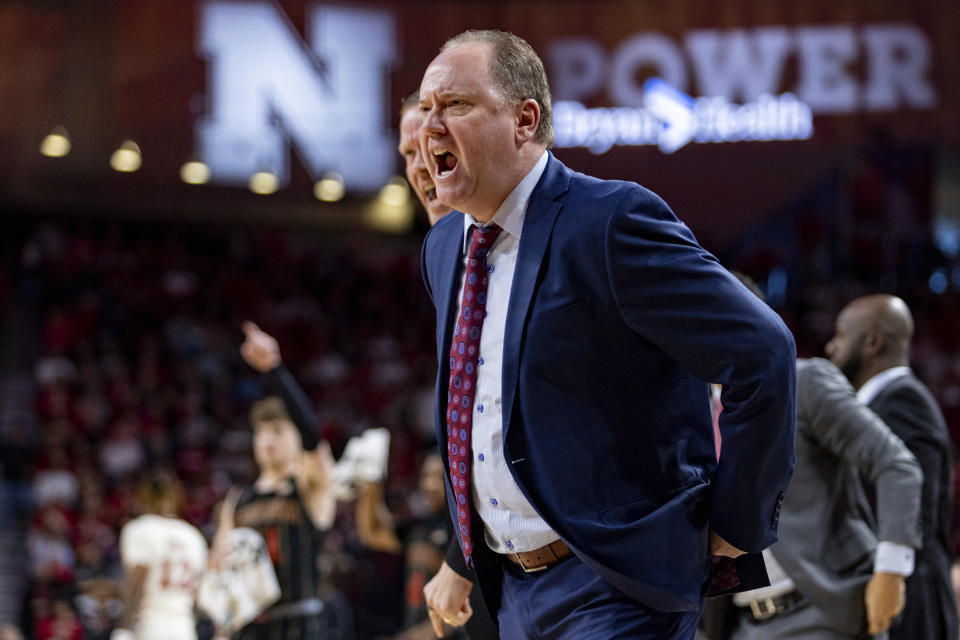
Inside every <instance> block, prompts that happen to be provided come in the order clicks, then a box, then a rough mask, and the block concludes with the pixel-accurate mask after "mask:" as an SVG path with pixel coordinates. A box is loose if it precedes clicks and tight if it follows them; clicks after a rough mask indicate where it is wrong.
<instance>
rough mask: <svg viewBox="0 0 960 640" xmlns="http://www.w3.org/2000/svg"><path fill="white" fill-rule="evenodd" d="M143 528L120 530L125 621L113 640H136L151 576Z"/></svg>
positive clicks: (135, 525) (132, 525) (131, 524)
mask: <svg viewBox="0 0 960 640" xmlns="http://www.w3.org/2000/svg"><path fill="white" fill-rule="evenodd" d="M142 529H143V524H142V522H140V521H137V520H132V521H130V522H128V523H127V524H126V525H124V527H123V529H121V530H120V560H121V561H122V562H123V574H124V575H123V586H122V588H121V596H122V597H123V605H124V607H123V617H122V619H121V620H120V624H119V625H118V627H117V629H115V630H114V631H113V633H112V634H111V640H128V639H132V638H133V633H132V632H131V631H130V629H133V627H134V624H135V623H136V620H137V614H138V613H139V612H140V604H141V603H142V602H143V592H144V587H145V586H146V583H147V575H148V574H149V572H150V566H149V564H148V563H149V557H150V556H149V551H148V549H147V548H146V546H145V545H144V544H143V535H142V534H143V533H144V532H143V530H142Z"/></svg>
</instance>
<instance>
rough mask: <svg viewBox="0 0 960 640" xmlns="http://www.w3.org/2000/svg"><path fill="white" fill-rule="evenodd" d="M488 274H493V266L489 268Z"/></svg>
mask: <svg viewBox="0 0 960 640" xmlns="http://www.w3.org/2000/svg"><path fill="white" fill-rule="evenodd" d="M487 273H493V265H490V266H489V267H487Z"/></svg>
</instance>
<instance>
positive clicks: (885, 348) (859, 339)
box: [826, 294, 913, 388]
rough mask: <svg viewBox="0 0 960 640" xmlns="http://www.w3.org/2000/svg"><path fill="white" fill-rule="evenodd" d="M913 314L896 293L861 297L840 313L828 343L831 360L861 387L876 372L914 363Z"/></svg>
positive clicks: (827, 349)
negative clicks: (912, 347) (911, 357)
mask: <svg viewBox="0 0 960 640" xmlns="http://www.w3.org/2000/svg"><path fill="white" fill-rule="evenodd" d="M912 339H913V316H912V315H911V313H910V308H909V307H907V304H906V303H905V302H904V301H903V300H901V299H900V298H898V297H896V296H891V295H888V294H875V295H870V296H864V297H862V298H857V299H856V300H854V301H853V302H851V303H850V304H848V305H847V306H846V307H844V309H843V311H841V312H840V315H838V316H837V322H836V326H835V328H834V336H833V338H832V339H831V340H830V342H829V343H827V347H826V351H827V356H828V357H829V358H830V360H831V361H832V362H833V363H834V364H835V365H836V366H837V367H838V368H839V369H840V370H841V371H843V372H844V374H846V376H847V378H849V379H850V381H851V382H852V383H853V385H854V386H855V387H857V388H859V387H860V386H862V385H863V383H864V382H866V381H867V380H869V379H870V378H872V377H873V376H875V375H876V374H878V373H880V372H882V371H886V370H887V369H889V368H891V367H898V366H906V365H909V363H910V342H911V341H912Z"/></svg>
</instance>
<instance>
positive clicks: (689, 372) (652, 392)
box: [420, 31, 796, 640]
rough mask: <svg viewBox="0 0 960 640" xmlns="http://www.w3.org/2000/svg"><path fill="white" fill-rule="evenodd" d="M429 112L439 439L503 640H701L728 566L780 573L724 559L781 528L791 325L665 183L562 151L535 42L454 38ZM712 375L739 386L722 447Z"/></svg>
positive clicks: (728, 396)
mask: <svg viewBox="0 0 960 640" xmlns="http://www.w3.org/2000/svg"><path fill="white" fill-rule="evenodd" d="M420 111H421V114H422V115H423V124H422V127H421V130H420V146H421V150H422V152H423V154H424V157H425V158H426V160H427V165H428V168H429V171H430V174H431V177H432V178H433V181H434V184H435V185H436V194H437V198H438V199H439V201H440V202H442V203H443V204H445V205H447V206H449V207H451V208H453V209H455V212H454V213H451V214H449V215H447V216H446V217H444V218H443V219H442V220H440V221H439V222H438V223H437V224H436V225H435V226H434V227H433V229H432V230H431V231H430V233H429V234H428V236H427V238H426V240H425V242H424V247H423V277H424V282H425V284H426V287H427V291H428V293H429V295H430V297H431V299H432V300H433V303H434V305H435V306H436V309H437V349H438V365H439V373H438V379H437V412H436V418H437V435H438V438H439V440H440V442H441V443H442V445H445V447H444V448H445V450H446V455H445V456H444V458H445V468H446V472H447V497H448V503H449V505H450V510H451V516H452V518H453V520H454V522H455V523H457V529H458V531H457V533H458V539H459V541H460V544H461V548H462V550H463V552H464V555H465V557H466V559H467V561H468V562H469V563H470V564H471V565H472V566H474V567H475V569H476V571H477V576H478V579H479V584H480V587H481V589H482V591H483V594H484V597H485V599H486V600H487V603H488V605H489V608H490V610H491V611H492V612H498V618H499V625H500V633H501V637H503V638H511V639H512V638H530V639H533V638H577V639H578V640H579V639H584V638H598V639H599V638H603V639H605V640H606V639H608V638H613V637H617V638H657V639H663V638H693V636H694V630H695V626H696V619H697V617H698V615H699V610H700V606H701V603H702V600H703V597H704V595H705V594H706V592H707V590H708V585H709V580H708V577H711V576H710V574H711V571H710V570H711V567H712V566H720V567H722V568H723V569H724V570H723V571H722V572H716V573H715V574H714V575H713V576H712V578H713V579H715V583H714V586H716V587H717V588H718V589H727V590H728V591H729V590H736V589H746V588H752V587H755V586H758V585H761V584H765V583H766V582H765V581H766V575H765V573H764V572H763V571H762V569H761V570H760V571H759V572H753V573H751V572H750V571H749V569H750V568H751V567H753V564H751V563H747V562H743V563H741V562H740V559H738V561H737V565H736V567H731V566H728V565H730V564H732V561H730V562H729V563H727V562H725V561H723V560H719V561H718V557H721V558H726V559H729V558H733V557H736V556H739V555H741V554H743V553H744V552H748V553H749V554H756V553H758V552H760V551H761V550H762V549H764V548H765V547H768V546H770V545H771V544H772V543H773V542H774V541H776V528H777V521H778V517H779V512H780V504H781V502H782V499H783V494H784V491H785V490H786V487H787V485H788V483H789V480H790V476H791V472H792V468H793V462H794V453H793V443H794V435H795V429H796V425H795V421H796V416H795V403H796V390H795V377H796V372H795V348H794V344H793V339H792V337H791V336H790V333H789V332H788V331H787V329H786V327H785V326H784V325H783V323H782V322H781V321H780V320H779V318H778V317H777V316H776V314H774V313H773V312H772V311H770V310H769V309H768V308H767V307H766V306H765V305H764V304H762V303H761V302H760V301H759V300H757V299H756V298H755V297H754V296H753V295H752V294H751V293H750V292H749V291H747V290H746V288H744V287H743V286H742V285H741V284H740V283H739V282H738V281H737V280H736V278H734V277H733V276H732V275H730V274H729V273H728V272H727V271H726V270H725V269H724V268H723V267H722V266H720V264H719V263H718V262H717V260H716V259H715V258H714V257H713V256H712V255H710V254H709V253H708V252H707V251H705V250H704V249H703V248H701V247H700V246H699V245H698V244H697V242H696V240H695V239H694V237H693V235H692V234H691V233H690V230H689V229H687V227H686V226H685V225H684V224H683V223H681V222H680V221H679V220H677V218H676V217H675V216H674V215H673V213H672V212H671V211H670V209H669V208H668V207H667V205H666V204H665V203H664V202H663V201H662V200H660V199H659V198H658V197H657V196H656V195H654V194H653V193H651V192H649V191H647V190H646V189H644V188H642V187H640V186H638V185H636V184H633V183H625V182H613V181H602V180H597V179H594V178H590V177H588V176H585V175H582V174H578V173H574V172H572V171H570V170H569V169H567V168H566V167H565V166H564V165H563V164H561V163H560V162H559V161H558V160H557V159H556V158H554V157H553V156H552V155H551V154H550V153H549V152H548V151H547V149H548V148H549V147H550V146H551V145H552V142H553V131H552V124H551V115H550V93H549V86H548V84H547V79H546V74H545V72H544V69H543V64H542V63H541V61H540V59H539V58H538V57H537V55H536V53H535V52H534V51H533V50H532V49H531V48H530V46H529V45H528V44H527V43H526V42H524V41H523V40H522V39H520V38H518V37H516V36H514V35H512V34H507V33H502V32H497V31H479V32H466V33H464V34H461V35H460V36H457V37H455V38H453V39H452V40H450V41H448V42H447V44H445V45H444V47H443V49H442V50H441V53H440V55H438V56H437V57H436V58H435V59H434V60H433V62H431V64H430V66H429V67H428V68H427V70H426V72H425V74H424V78H423V81H422V84H421V86H420ZM706 381H710V382H716V383H719V384H722V385H723V394H722V401H723V406H724V410H723V413H722V414H721V418H720V429H721V431H722V434H723V453H722V456H721V458H720V460H719V462H718V461H717V458H716V454H715V450H714V441H713V430H712V424H711V418H710V406H709V395H708V391H707V382H706ZM711 553H712V554H713V556H714V558H713V559H711ZM747 557H748V558H752V559H754V560H756V559H757V556H754V555H749V556H747ZM721 583H722V584H721Z"/></svg>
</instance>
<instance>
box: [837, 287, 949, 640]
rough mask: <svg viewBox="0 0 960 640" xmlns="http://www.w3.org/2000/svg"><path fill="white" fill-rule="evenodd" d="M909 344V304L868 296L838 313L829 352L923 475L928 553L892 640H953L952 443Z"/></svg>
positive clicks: (920, 558)
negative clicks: (912, 366)
mask: <svg viewBox="0 0 960 640" xmlns="http://www.w3.org/2000/svg"><path fill="white" fill-rule="evenodd" d="M912 338H913V317H912V316H911V314H910V309H909V308H908V307H907V305H906V303H905V302H904V301H903V300H901V299H900V298H897V297H894V296H891V295H883V294H880V295H871V296H866V297H863V298H858V299H856V300H854V301H853V302H851V303H850V304H848V305H847V306H846V307H845V308H844V309H843V311H841V312H840V315H839V316H838V317H837V321H836V327H835V332H834V336H833V339H831V340H830V342H829V343H828V344H827V348H826V351H827V355H828V356H829V357H830V360H831V361H833V363H834V364H835V365H837V367H838V368H839V369H840V370H841V371H843V373H844V374H845V375H846V376H847V378H848V379H849V380H850V382H852V383H853V386H854V387H855V388H856V389H857V397H858V398H859V400H860V402H862V403H863V404H865V405H867V406H869V407H870V408H871V409H872V410H873V411H875V412H876V414H877V415H878V416H880V418H881V419H882V420H883V421H884V422H885V423H886V424H887V426H889V427H890V429H891V430H892V431H893V433H894V434H896V435H897V436H898V437H899V438H901V439H902V440H903V441H904V442H905V443H906V445H907V447H909V449H910V450H911V451H912V452H913V455H915V456H916V457H917V460H918V461H919V462H920V467H921V468H922V469H923V474H924V481H923V507H922V518H921V523H922V532H923V548H922V549H921V550H920V551H919V552H918V553H917V556H916V569H915V570H914V572H913V575H912V576H910V577H909V578H908V579H907V605H906V608H905V609H904V612H903V618H902V619H901V620H900V621H899V622H897V623H895V624H894V626H893V627H892V628H891V630H890V637H891V639H893V640H914V639H916V638H943V639H945V640H956V638H957V634H958V618H957V605H956V600H955V597H954V593H953V587H952V585H951V582H950V564H951V561H952V556H953V553H952V549H951V543H950V521H951V506H952V504H953V461H952V455H951V444H950V436H949V433H948V432H947V427H946V423H945V422H944V419H943V414H942V413H941V412H940V407H938V406H937V403H936V400H934V398H933V395H932V394H931V393H930V391H929V390H928V389H927V388H926V386H924V384H923V383H922V382H920V380H919V379H917V377H916V376H915V375H913V372H912V371H911V370H910V342H911V340H912ZM875 499H876V500H879V490H878V491H877V492H876V498H875Z"/></svg>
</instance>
